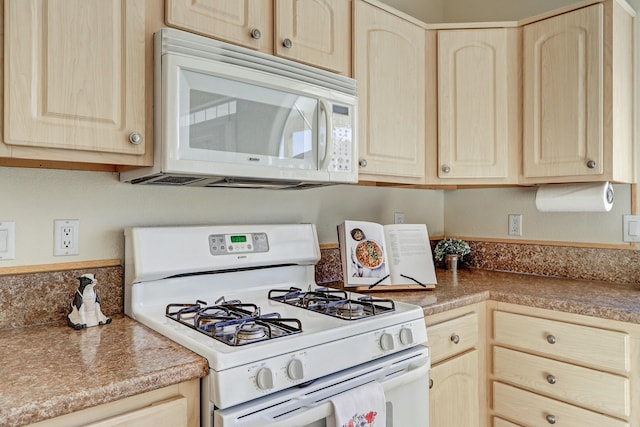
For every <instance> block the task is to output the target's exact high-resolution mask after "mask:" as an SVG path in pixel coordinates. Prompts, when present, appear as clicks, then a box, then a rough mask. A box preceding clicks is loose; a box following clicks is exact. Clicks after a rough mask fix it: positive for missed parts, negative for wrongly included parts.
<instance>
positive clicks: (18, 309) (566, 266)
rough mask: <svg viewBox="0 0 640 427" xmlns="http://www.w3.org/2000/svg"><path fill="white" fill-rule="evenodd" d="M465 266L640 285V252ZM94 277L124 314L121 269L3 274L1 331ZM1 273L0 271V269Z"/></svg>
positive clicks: (329, 263)
mask: <svg viewBox="0 0 640 427" xmlns="http://www.w3.org/2000/svg"><path fill="white" fill-rule="evenodd" d="M469 244H470V246H471V256H470V257H469V259H468V260H466V261H465V262H464V263H463V268H475V269H483V270H493V271H507V272H515V273H524V274H535V275H541V276H553V277H566V278H572V279H585V280H598V281H605V282H613V283H620V284H633V285H637V284H640V251H634V250H622V249H594V248H579V247H567V246H548V245H534V244H518V243H493V242H480V241H469ZM321 252H322V258H321V260H320V262H319V263H318V264H317V265H316V282H317V283H318V284H321V285H332V284H337V285H340V284H341V283H342V268H341V263H340V251H339V249H338V247H337V245H335V246H334V245H326V246H323V248H322V250H321ZM85 273H94V274H95V275H96V279H97V280H98V284H97V285H96V292H98V294H99V295H100V298H101V307H102V311H103V313H104V314H105V315H107V316H111V315H113V314H116V313H122V312H123V310H124V294H123V292H124V290H123V288H124V286H123V284H124V271H123V267H121V266H115V267H101V268H91V269H86V270H67V271H52V272H44V273H29V274H14V275H0V329H10V328H19V327H27V326H36V325H42V324H48V323H65V322H66V316H67V313H68V312H69V307H70V304H71V301H72V299H73V295H74V293H75V291H76V289H77V288H78V279H77V278H78V277H79V276H80V275H82V274H85ZM0 274H1V271H0Z"/></svg>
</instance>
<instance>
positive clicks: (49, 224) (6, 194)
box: [0, 167, 444, 269]
mask: <svg viewBox="0 0 640 427" xmlns="http://www.w3.org/2000/svg"><path fill="white" fill-rule="evenodd" d="M394 210H397V211H402V212H405V214H406V221H407V222H420V223H426V224H427V226H428V228H429V231H430V233H431V234H432V235H442V234H443V233H444V223H443V212H444V195H443V192H442V191H430V190H407V189H394V188H375V187H363V186H347V185H341V186H335V187H326V188H316V189H309V190H301V191H274V190H244V189H212V188H175V187H166V186H164V187H163V186H134V185H130V184H123V183H120V182H119V181H118V178H117V175H116V174H110V173H103V172H78V171H59V170H41V169H20V168H6V167H0V221H3V220H4V221H15V222H16V235H17V245H16V259H15V260H5V261H0V269H1V268H2V267H10V266H23V265H32V264H50V263H66V262H75V261H85V260H103V259H116V258H120V259H122V258H123V257H124V252H123V251H124V249H123V248H124V237H123V229H124V228H125V227H130V226H145V225H175V224H230V223H273V222H312V223H315V224H316V225H317V228H318V237H319V239H320V243H334V242H337V235H336V226H337V224H339V223H340V222H342V221H344V220H345V219H359V220H369V221H376V222H383V223H389V222H393V212H394ZM76 218H77V219H80V255H79V256H65V257H54V256H53V220H54V219H76Z"/></svg>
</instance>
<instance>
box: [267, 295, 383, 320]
mask: <svg viewBox="0 0 640 427" xmlns="http://www.w3.org/2000/svg"><path fill="white" fill-rule="evenodd" d="M269 299H270V300H273V301H278V302H282V303H285V304H289V305H293V306H296V307H302V308H304V309H307V310H310V311H315V312H316V313H322V314H326V315H327V316H333V317H338V318H340V319H345V320H357V319H364V318H367V317H372V316H378V315H381V314H384V313H388V312H392V311H394V310H395V303H394V302H393V301H392V300H389V299H374V298H372V297H370V296H363V297H360V298H358V299H357V300H353V299H351V298H349V296H348V294H347V292H345V291H340V290H336V289H329V288H316V289H314V290H311V289H309V291H306V292H305V291H303V290H302V289H300V288H296V287H291V288H289V289H272V290H270V291H269Z"/></svg>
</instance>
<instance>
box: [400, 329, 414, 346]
mask: <svg viewBox="0 0 640 427" xmlns="http://www.w3.org/2000/svg"><path fill="white" fill-rule="evenodd" d="M400 343H402V345H409V344H413V332H412V331H411V328H402V329H400Z"/></svg>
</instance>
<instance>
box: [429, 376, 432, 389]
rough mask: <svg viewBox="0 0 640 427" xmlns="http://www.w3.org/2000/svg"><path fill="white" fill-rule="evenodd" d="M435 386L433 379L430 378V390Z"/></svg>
mask: <svg viewBox="0 0 640 427" xmlns="http://www.w3.org/2000/svg"><path fill="white" fill-rule="evenodd" d="M432 388H433V380H432V379H431V378H429V390H431V389H432Z"/></svg>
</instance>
